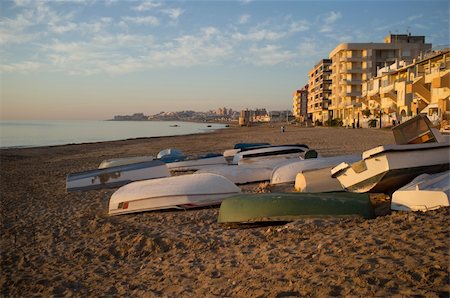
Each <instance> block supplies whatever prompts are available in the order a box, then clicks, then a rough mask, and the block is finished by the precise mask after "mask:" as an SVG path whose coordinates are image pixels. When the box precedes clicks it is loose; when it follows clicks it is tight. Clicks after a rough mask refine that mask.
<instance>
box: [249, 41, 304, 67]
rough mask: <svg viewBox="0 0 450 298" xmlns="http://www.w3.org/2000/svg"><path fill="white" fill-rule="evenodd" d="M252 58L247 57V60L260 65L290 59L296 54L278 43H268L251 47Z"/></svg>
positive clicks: (273, 63)
mask: <svg viewBox="0 0 450 298" xmlns="http://www.w3.org/2000/svg"><path fill="white" fill-rule="evenodd" d="M250 53H251V54H252V58H248V59H246V60H247V62H249V63H252V64H255V65H259V66H271V65H276V64H280V63H284V62H287V61H290V60H291V59H292V58H294V57H295V54H294V53H292V52H291V51H289V50H283V49H282V48H281V47H280V46H278V45H272V44H269V45H266V46H264V47H252V48H250Z"/></svg>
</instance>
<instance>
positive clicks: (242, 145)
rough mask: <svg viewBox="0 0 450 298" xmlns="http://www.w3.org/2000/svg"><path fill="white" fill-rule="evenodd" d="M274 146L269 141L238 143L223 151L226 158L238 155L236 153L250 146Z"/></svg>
mask: <svg viewBox="0 0 450 298" xmlns="http://www.w3.org/2000/svg"><path fill="white" fill-rule="evenodd" d="M268 146H272V145H270V144H269V143H237V144H235V145H234V148H233V149H227V150H225V151H224V152H223V156H224V157H225V158H227V157H233V156H235V155H236V153H239V152H240V151H241V150H242V149H244V150H245V149H248V148H263V147H268Z"/></svg>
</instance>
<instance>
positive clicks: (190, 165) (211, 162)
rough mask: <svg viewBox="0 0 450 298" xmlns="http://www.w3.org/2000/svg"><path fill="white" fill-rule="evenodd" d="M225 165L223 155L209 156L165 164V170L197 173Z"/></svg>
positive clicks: (225, 161)
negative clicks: (204, 169)
mask: <svg viewBox="0 0 450 298" xmlns="http://www.w3.org/2000/svg"><path fill="white" fill-rule="evenodd" d="M227 164H228V162H227V160H226V159H225V157H224V156H223V155H211V156H204V157H199V158H194V159H186V160H183V161H177V162H171V163H167V168H169V170H171V171H197V170H200V169H203V168H207V167H210V166H216V165H227Z"/></svg>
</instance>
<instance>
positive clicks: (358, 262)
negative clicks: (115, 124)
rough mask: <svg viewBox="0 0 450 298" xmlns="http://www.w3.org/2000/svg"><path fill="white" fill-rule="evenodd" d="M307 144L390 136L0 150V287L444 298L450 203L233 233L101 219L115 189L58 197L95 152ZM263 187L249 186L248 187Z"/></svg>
mask: <svg viewBox="0 0 450 298" xmlns="http://www.w3.org/2000/svg"><path fill="white" fill-rule="evenodd" d="M239 142H269V143H273V144H295V143H300V144H307V145H308V146H309V147H310V148H311V149H315V150H317V151H318V153H319V154H321V155H322V156H334V155H341V154H352V153H361V152H362V151H364V150H367V149H370V148H373V147H375V146H378V145H383V144H391V143H393V142H394V138H393V135H392V132H391V131H390V130H388V129H345V128H323V127H317V128H304V127H299V126H294V125H288V126H285V131H284V132H283V133H282V132H281V131H280V126H279V125H277V126H273V127H270V126H255V127H230V128H228V129H223V130H218V131H214V132H209V133H205V134H197V135H187V136H174V137H161V138H145V139H136V140H125V141H114V142H103V143H92V144H81V145H65V146H55V147H40V148H29V149H4V150H1V151H0V158H1V159H0V173H1V183H0V192H1V233H2V235H1V240H0V241H1V243H0V244H1V245H0V247H1V264H0V268H1V269H0V270H1V275H0V289H1V293H0V296H2V297H30V296H44V297H49V296H55V297H62V296H78V297H116V296H122V297H287V296H290V297H297V296H298V297H303V296H314V297H331V296H351V297H373V296H377V297H405V296H414V295H418V296H425V297H448V296H449V294H450V286H449V272H450V271H449V264H450V263H449V261H450V258H449V252H450V240H449V239H450V238H449V231H450V230H449V222H450V221H449V209H448V208H442V209H439V210H436V211H431V212H427V213H421V212H417V213H401V212H395V213H394V212H393V213H391V214H388V215H385V216H379V217H377V218H375V219H372V220H365V219H305V220H299V221H295V222H292V223H289V224H287V225H280V226H265V227H255V228H247V229H229V228H226V227H223V226H220V225H218V224H217V223H216V220H217V215H218V210H219V209H218V208H217V207H214V208H213V207H211V208H205V209H197V210H187V211H158V212H145V213H140V214H131V215H123V216H114V217H111V216H108V215H107V210H108V201H109V198H110V196H111V195H112V193H113V192H114V190H99V191H89V192H79V193H66V191H65V182H66V176H67V175H68V174H69V173H73V172H80V171H85V170H89V169H94V168H96V167H97V166H98V165H99V164H100V162H101V161H102V160H105V159H110V158H118V157H129V156H138V155H156V154H157V153H158V152H159V151H160V150H162V149H165V148H169V147H171V148H178V149H180V150H181V151H183V152H184V153H186V154H197V153H198V154H201V153H208V152H218V153H222V152H223V151H224V150H225V149H230V148H232V147H233V145H234V144H235V143H239ZM258 188H259V185H258V184H256V185H250V186H246V187H245V190H246V191H249V192H254V191H257V190H258Z"/></svg>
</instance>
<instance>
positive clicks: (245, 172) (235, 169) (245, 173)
mask: <svg viewBox="0 0 450 298" xmlns="http://www.w3.org/2000/svg"><path fill="white" fill-rule="evenodd" d="M196 173H210V174H217V175H221V176H224V177H226V178H227V179H229V180H230V181H232V182H233V183H236V184H245V183H253V182H262V181H269V180H270V175H271V174H272V167H269V166H262V165H221V166H214V167H208V168H205V169H202V170H199V171H197V172H196Z"/></svg>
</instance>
